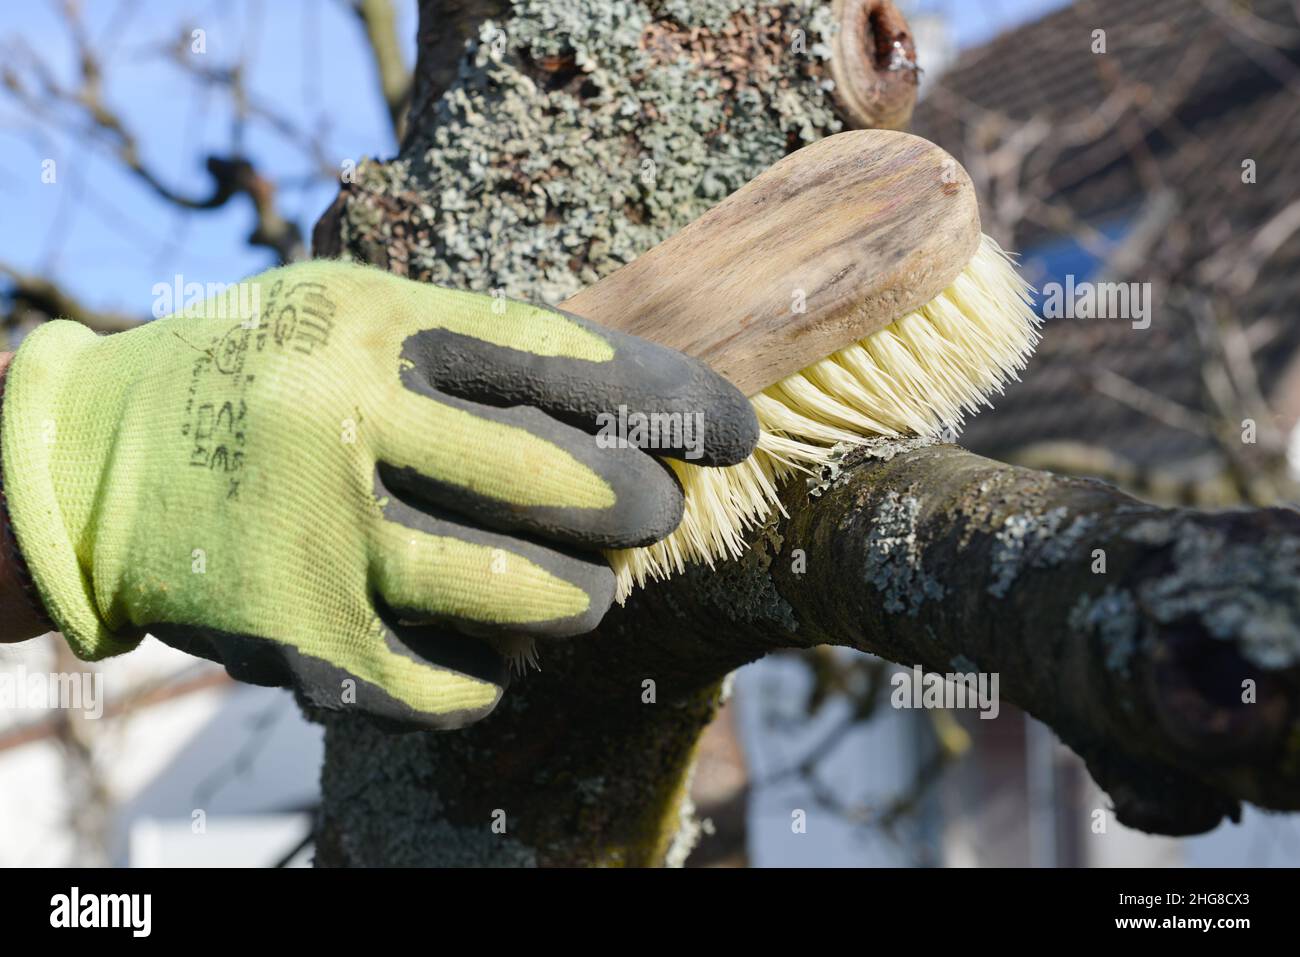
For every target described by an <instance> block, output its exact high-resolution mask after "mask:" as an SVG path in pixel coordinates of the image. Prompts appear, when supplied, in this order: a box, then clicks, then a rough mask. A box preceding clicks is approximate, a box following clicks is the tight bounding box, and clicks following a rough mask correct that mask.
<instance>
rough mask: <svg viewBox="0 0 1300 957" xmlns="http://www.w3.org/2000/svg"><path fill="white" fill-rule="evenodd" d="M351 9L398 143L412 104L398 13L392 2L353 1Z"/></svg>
mask: <svg viewBox="0 0 1300 957" xmlns="http://www.w3.org/2000/svg"><path fill="white" fill-rule="evenodd" d="M351 6H352V10H353V12H354V13H355V14H356V15H357V18H358V19H359V20H360V21H361V26H362V28H363V29H364V30H365V34H366V43H367V44H368V45H369V48H370V53H371V59H372V60H373V61H374V64H375V73H376V75H377V76H378V78H379V89H380V92H381V93H382V94H383V97H384V103H385V104H386V105H387V107H388V118H389V120H390V122H391V123H392V124H393V136H394V137H395V138H396V140H397V141H398V142H399V143H400V142H401V141H402V137H403V136H405V134H406V112H407V109H408V108H409V107H410V104H411V70H410V67H408V66H407V64H406V59H405V58H404V57H403V56H402V45H401V42H400V41H399V40H398V37H397V13H396V11H394V10H393V4H392V0H352V4H351Z"/></svg>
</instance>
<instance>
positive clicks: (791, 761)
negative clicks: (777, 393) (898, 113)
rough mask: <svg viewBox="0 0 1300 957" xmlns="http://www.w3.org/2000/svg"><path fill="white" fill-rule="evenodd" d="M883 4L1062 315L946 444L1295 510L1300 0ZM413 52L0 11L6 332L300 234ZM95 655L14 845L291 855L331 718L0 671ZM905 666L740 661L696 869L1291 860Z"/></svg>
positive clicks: (207, 5)
mask: <svg viewBox="0 0 1300 957" xmlns="http://www.w3.org/2000/svg"><path fill="white" fill-rule="evenodd" d="M900 6H901V7H902V8H903V10H904V12H905V13H906V14H907V16H908V19H909V21H910V23H911V26H912V30H913V33H914V35H915V38H916V44H917V48H918V59H919V62H920V64H921V66H922V68H923V70H924V74H923V78H922V91H921V96H922V98H921V101H920V103H919V105H918V107H917V110H916V113H915V116H914V118H913V122H912V125H911V129H912V130H913V131H914V132H917V133H920V134H921V135H924V136H926V137H928V138H930V139H932V140H934V141H935V142H937V143H939V144H940V145H941V146H943V147H945V148H946V149H947V150H949V151H950V152H951V153H953V155H955V156H956V157H957V158H958V159H959V160H960V161H961V162H962V163H963V164H964V165H965V167H966V169H967V170H968V171H969V172H970V174H971V176H972V178H973V179H974V182H975V185H976V188H977V191H978V192H979V194H980V196H981V200H982V202H983V203H984V208H983V217H984V228H985V231H986V232H989V233H991V234H992V235H994V236H995V237H996V238H997V239H998V240H999V241H1000V242H1001V243H1002V244H1003V245H1004V246H1005V247H1006V248H1008V249H1013V250H1016V251H1018V252H1019V253H1020V255H1021V258H1022V262H1023V265H1024V268H1025V271H1026V274H1027V276H1028V278H1029V280H1030V281H1031V282H1032V283H1034V285H1035V286H1037V287H1038V288H1039V289H1040V291H1041V292H1042V295H1041V296H1040V303H1041V305H1042V307H1043V309H1044V311H1045V312H1048V313H1050V314H1051V315H1050V317H1049V318H1048V319H1047V323H1046V326H1045V332H1044V341H1043V345H1042V347H1041V349H1040V351H1039V353H1038V355H1037V356H1036V358H1035V359H1034V360H1033V362H1032V363H1031V365H1030V369H1029V371H1028V373H1027V374H1026V375H1025V377H1024V381H1023V382H1021V383H1019V384H1016V385H1014V386H1013V387H1011V388H1010V389H1008V391H1007V394H1006V395H1005V396H1004V397H1002V398H1001V399H999V400H998V401H997V402H996V403H995V405H996V407H995V408H994V409H993V410H991V411H988V412H986V413H984V414H983V415H981V416H980V417H979V418H978V419H976V420H975V421H974V422H973V423H972V424H971V425H970V426H969V427H968V429H967V430H966V432H965V433H964V435H963V437H962V443H963V444H964V445H966V446H967V447H969V448H971V449H972V450H974V451H976V452H980V453H982V454H987V455H989V456H992V457H996V458H999V459H1003V460H1006V461H1012V462H1017V463H1020V464H1026V465H1031V466H1033V467H1036V468H1045V469H1049V470H1052V471H1057V472H1062V473H1069V474H1079V475H1090V476H1095V477H1099V478H1102V479H1104V480H1106V481H1110V482H1113V483H1115V484H1117V485H1119V486H1121V487H1122V488H1124V489H1126V490H1127V491H1129V492H1130V493H1132V494H1134V495H1136V496H1138V497H1140V498H1144V499H1147V500H1150V501H1154V502H1159V503H1165V504H1172V503H1187V504H1196V505H1201V506H1232V505H1240V504H1274V503H1283V502H1287V503H1293V502H1295V501H1296V500H1297V492H1296V484H1295V482H1296V479H1297V476H1298V475H1300V431H1297V428H1296V426H1297V421H1298V420H1300V325H1298V324H1297V323H1296V322H1295V321H1294V315H1295V309H1296V307H1295V303H1296V301H1297V293H1298V292H1300V289H1298V287H1300V268H1297V266H1300V191H1298V190H1297V187H1296V184H1297V183H1300V19H1298V18H1300V12H1298V10H1300V5H1298V4H1296V3H1294V2H1292V0H1256V2H1231V0H1222V2H1219V0H1107V2H1105V3H1100V2H1097V3H1090V2H1075V3H1067V2H1062V0H983V2H970V0H929V2H925V0H917V2H912V3H902V4H900ZM414 49H415V0H277V2H274V3H272V2H265V0H213V2H197V0H196V2H174V0H169V2H164V0H96V2H83V3H64V2H56V0H48V2H47V0H32V2H29V3H25V4H12V3H11V4H5V5H4V8H3V10H2V11H0V226H3V228H0V323H2V328H3V332H4V336H5V340H6V341H5V343H3V344H0V347H3V348H6V349H12V348H15V347H16V346H17V345H18V343H19V342H20V341H21V339H22V337H23V335H24V334H25V333H26V332H28V331H30V329H31V328H33V327H34V326H35V325H36V324H38V323H40V322H43V321H46V320H47V319H49V318H51V317H55V316H61V317H71V318H75V319H78V320H80V321H82V322H85V323H86V324H88V325H90V326H92V327H94V328H96V329H100V330H103V331H114V330H119V329H123V328H128V327H129V326H131V325H133V324H135V323H138V322H141V321H147V320H148V318H150V316H151V315H152V314H154V312H155V307H156V304H157V302H158V301H159V299H160V296H161V295H162V294H163V293H162V292H161V291H160V288H159V286H160V283H161V285H162V286H171V285H173V282H174V281H175V282H178V283H183V282H189V281H195V280H198V281H210V282H233V281H236V280H238V279H240V278H242V277H244V276H247V275H250V274H253V273H256V272H259V271H261V270H263V269H265V268H267V267H269V266H271V265H274V264H275V263H277V262H282V261H288V260H292V259H295V258H300V257H301V256H303V255H305V254H306V250H307V248H308V247H309V245H310V242H309V237H310V235H311V229H312V226H313V224H314V223H315V221H316V219H317V218H318V217H319V216H320V214H321V213H322V212H323V211H324V210H325V208H326V207H327V206H328V205H329V203H330V201H331V200H332V199H333V197H334V195H335V192H336V190H337V184H338V180H339V177H340V176H341V175H346V174H347V171H348V170H349V169H351V168H355V165H356V163H357V162H358V161H359V160H360V159H361V158H362V157H365V156H375V157H383V156H389V155H392V154H393V153H394V152H395V151H396V145H397V137H398V135H399V133H400V122H401V109H402V106H403V103H404V98H405V94H406V85H407V81H408V74H409V67H410V64H411V63H412V62H413V60H414ZM174 277H176V278H175V280H174ZM179 277H184V278H183V279H181V278H179ZM1088 283H1093V284H1101V283H1125V284H1128V283H1136V284H1138V285H1137V286H1134V287H1132V288H1133V289H1134V291H1135V294H1137V293H1138V292H1139V290H1140V289H1145V290H1148V291H1149V293H1148V298H1146V299H1145V302H1146V303H1147V304H1148V305H1149V306H1150V312H1149V315H1147V316H1146V317H1145V318H1142V319H1136V318H1135V319H1134V321H1131V322H1130V321H1105V322H1094V321H1087V320H1086V319H1081V318H1079V317H1078V316H1077V314H1075V313H1071V312H1070V311H1069V310H1068V309H1067V311H1066V313H1067V314H1065V315H1061V314H1060V312H1061V310H1060V309H1059V308H1056V306H1059V304H1060V302H1059V299H1058V301H1057V303H1056V304H1055V305H1053V304H1052V300H1051V290H1053V289H1056V290H1058V291H1059V290H1061V289H1064V290H1067V293H1066V298H1067V299H1068V298H1069V292H1068V291H1069V290H1074V289H1080V288H1086V287H1085V286H1084V284H1088ZM1144 322H1145V325H1144V324H1143V323H1144ZM87 670H89V671H92V672H93V673H94V674H96V675H98V676H102V685H100V687H101V689H102V693H101V694H100V695H99V696H98V697H97V704H98V705H99V706H102V714H101V715H95V714H94V711H95V710H98V707H95V708H84V709H82V710H76V709H67V708H63V709H59V708H54V709H47V708H44V707H40V706H38V705H36V704H34V703H33V699H32V696H28V697H27V698H26V699H21V696H20V699H21V700H19V701H18V702H16V703H12V704H7V705H0V864H3V865H6V866H14V865H52V864H85V865H96V864H118V865H156V864H177V865H194V866H214V865H234V864H238V865H252V866H300V865H305V864H308V863H310V859H311V844H312V822H313V811H314V808H315V806H316V804H317V802H318V799H319V787H318V773H319V768H320V761H321V755H322V748H321V734H320V731H319V729H318V728H316V727H314V726H312V725H310V724H308V723H307V722H306V721H304V720H303V718H302V717H301V715H300V714H299V712H298V709H297V707H296V706H295V705H294V703H293V700H292V698H291V697H290V696H289V694H288V693H287V692H281V691H275V690H268V689H259V688H252V687H248V686H243V685H238V684H235V683H233V682H231V681H230V680H229V679H228V678H227V677H226V676H225V673H224V671H222V670H221V669H220V668H219V667H217V666H215V665H210V664H209V663H206V662H202V661H198V660H196V659H192V658H188V657H185V656H183V655H181V654H179V653H178V652H174V651H172V650H171V649H168V648H166V647H164V646H163V645H161V644H159V643H157V642H154V641H152V640H147V641H146V643H145V645H144V646H142V648H141V649H140V650H139V651H137V652H136V653H134V654H131V655H129V656H126V657H124V658H121V659H115V660H110V661H107V662H104V663H101V664H98V665H94V666H87V665H84V664H82V663H79V662H75V661H74V660H73V659H72V658H71V656H70V654H69V653H68V652H67V650H66V649H65V648H64V647H63V645H62V642H60V641H56V640H54V639H53V638H51V637H46V638H42V639H38V640H36V641H32V642H27V643H25V644H22V645H17V646H0V675H9V676H10V678H11V679H12V680H26V679H27V678H28V677H29V676H30V675H32V674H49V673H51V672H82V671H87ZM897 671H898V669H897V668H896V667H895V666H893V665H891V664H889V663H886V662H883V661H881V660H878V659H875V658H872V657H870V656H865V655H860V654H856V653H851V652H847V651H843V650H831V649H819V650H817V651H815V652H811V653H799V654H786V655H779V656H774V657H771V658H768V659H765V660H763V661H760V662H757V663H755V664H754V665H751V666H749V667H747V668H745V669H743V670H742V671H740V672H738V673H737V675H736V676H735V681H734V694H733V696H732V698H731V701H730V704H729V705H728V706H727V707H726V708H725V709H724V711H723V713H722V715H721V717H720V718H719V719H718V721H717V722H716V723H715V724H714V726H713V727H712V728H711V729H710V731H709V733H708V735H707V736H706V739H705V742H704V746H703V752H702V757H701V761H700V767H699V770H698V773H697V775H696V778H695V784H694V798H695V803H696V805H697V808H698V809H699V813H700V815H701V816H702V817H704V818H706V819H707V822H708V823H707V824H706V827H705V835H704V838H703V840H702V842H701V845H700V847H699V848H698V849H697V851H696V853H695V855H694V856H693V858H692V860H691V862H690V864H691V865H693V866H782V865H794V866H872V865H904V866H907V865H915V866H983V865H1031V866H1152V865H1179V864H1186V865H1246V866H1275V865H1291V866H1294V865H1297V864H1300V821H1297V820H1295V819H1291V818H1286V817H1281V816H1270V815H1265V814H1262V813H1259V812H1256V811H1253V810H1247V812H1246V815H1245V817H1244V819H1243V821H1242V822H1241V823H1240V824H1238V825H1224V826H1222V827H1220V828H1219V829H1218V830H1216V831H1214V832H1212V833H1211V834H1208V835H1204V836H1201V837H1197V838H1192V839H1184V840H1173V839H1165V838H1153V837H1149V836H1146V835H1143V834H1140V833H1138V832H1135V831H1130V830H1128V829H1126V828H1124V827H1122V826H1120V825H1119V824H1117V823H1116V822H1115V821H1114V818H1113V815H1109V814H1108V810H1107V809H1108V806H1109V805H1108V801H1107V799H1106V797H1105V795H1104V794H1102V793H1100V792H1099V791H1098V790H1097V789H1096V787H1095V786H1094V785H1093V784H1092V783H1091V781H1090V779H1089V778H1088V775H1087V773H1086V772H1085V771H1084V770H1083V768H1082V766H1081V764H1080V763H1079V762H1078V761H1077V759H1075V758H1074V756H1073V755H1072V754H1071V753H1070V752H1069V751H1068V750H1066V749H1064V748H1063V747H1062V746H1061V745H1060V744H1059V743H1058V742H1057V741H1056V739H1055V737H1054V735H1053V734H1052V733H1051V732H1050V731H1049V730H1047V729H1046V728H1044V727H1043V726H1042V725H1040V724H1038V723H1037V722H1036V721H1034V720H1033V719H1031V718H1028V717H1027V716H1025V715H1023V714H1021V713H1019V712H1018V711H1016V710H1015V709H1014V708H1013V707H1011V706H1010V705H1007V704H1003V706H1002V707H1001V710H1000V713H999V715H998V717H997V718H996V719H994V720H981V719H980V718H979V717H978V715H977V713H976V712H972V711H961V712H957V711H952V712H949V711H942V710H939V711H934V710H930V711H921V710H917V711H912V710H899V709H895V708H892V707H890V696H891V692H892V690H893V685H892V684H891V677H892V676H893V675H894V674H896V673H897ZM91 687H93V686H91ZM792 808H809V809H811V808H816V809H818V812H819V813H817V815H816V817H815V820H816V824H815V826H813V825H810V826H809V828H808V829H807V831H806V833H795V832H794V831H792V828H791V809H792Z"/></svg>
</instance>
